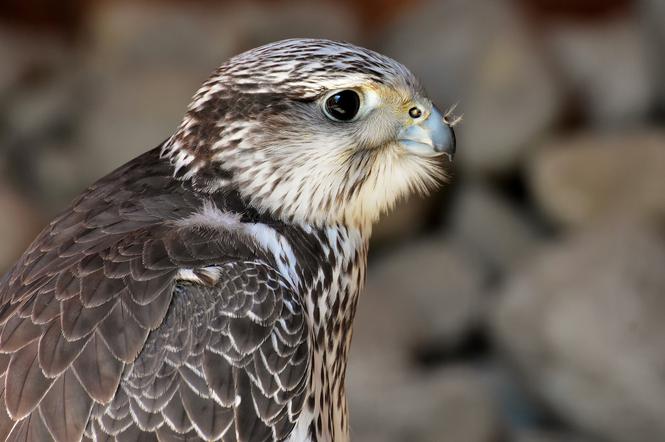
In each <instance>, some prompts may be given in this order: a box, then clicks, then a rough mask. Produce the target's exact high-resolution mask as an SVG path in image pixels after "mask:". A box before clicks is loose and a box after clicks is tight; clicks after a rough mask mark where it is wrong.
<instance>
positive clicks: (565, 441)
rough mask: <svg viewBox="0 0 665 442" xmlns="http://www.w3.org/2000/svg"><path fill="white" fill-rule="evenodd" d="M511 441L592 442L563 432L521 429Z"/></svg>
mask: <svg viewBox="0 0 665 442" xmlns="http://www.w3.org/2000/svg"><path fill="white" fill-rule="evenodd" d="M510 440H511V441H512V442H594V441H593V440H592V439H589V438H586V437H582V436H578V435H574V434H570V433H563V432H554V431H537V430H530V431H526V430H525V431H521V432H519V433H517V434H515V435H513V437H512V438H511V439H510Z"/></svg>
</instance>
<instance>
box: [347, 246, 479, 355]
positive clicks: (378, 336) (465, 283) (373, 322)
mask: <svg viewBox="0 0 665 442" xmlns="http://www.w3.org/2000/svg"><path fill="white" fill-rule="evenodd" d="M479 272H480V267H479V266H477V265H475V264H474V263H473V262H472V261H471V260H468V259H466V258H465V257H463V256H461V255H459V254H457V253H456V252H455V251H454V250H452V249H450V248H449V247H448V246H447V245H446V244H445V243H444V242H443V241H442V240H441V239H440V238H430V239H426V240H421V241H419V242H416V243H414V244H409V245H408V246H406V247H403V248H402V249H401V250H399V251H396V252H394V253H392V254H390V255H388V256H385V257H384V258H383V259H381V260H377V261H374V262H371V263H370V269H369V271H368V280H367V285H366V287H365V290H364V292H363V294H362V297H361V299H360V301H359V306H358V313H357V320H356V321H355V324H356V326H355V334H354V349H358V351H359V352H360V353H361V354H364V353H365V349H367V350H371V349H376V348H381V349H385V350H386V354H394V355H395V357H396V359H401V360H402V362H401V363H409V361H408V357H406V353H408V352H409V351H413V349H414V348H416V347H418V346H419V345H423V344H432V343H435V344H438V345H440V346H441V347H443V348H445V347H446V346H448V345H451V344H454V343H456V342H457V341H458V340H459V339H460V338H461V337H462V336H464V334H465V333H467V332H468V331H469V329H470V328H472V327H474V326H475V325H477V324H478V322H479V321H480V319H481V317H482V315H483V314H484V310H483V309H484V299H483V296H482V282H483V281H482V279H483V278H482V276H481V275H482V274H481V273H479ZM352 359H353V358H352ZM359 361H360V359H359Z"/></svg>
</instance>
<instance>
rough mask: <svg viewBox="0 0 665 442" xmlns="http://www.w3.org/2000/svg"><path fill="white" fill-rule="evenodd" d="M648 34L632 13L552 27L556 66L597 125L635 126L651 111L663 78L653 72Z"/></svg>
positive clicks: (550, 40)
mask: <svg viewBox="0 0 665 442" xmlns="http://www.w3.org/2000/svg"><path fill="white" fill-rule="evenodd" d="M644 37H645V36H644V31H643V25H642V23H640V22H639V21H638V20H636V17H633V16H623V17H622V18H621V19H616V20H614V21H610V22H607V23H604V24H596V25H590V24H589V23H583V24H582V23H581V24H571V23H568V24H565V25H563V24H562V25H558V26H554V27H552V28H551V29H550V30H549V31H548V35H547V40H548V42H549V44H550V47H551V48H552V53H553V55H554V57H555V59H556V63H557V69H558V71H559V72H560V74H561V75H562V78H563V80H564V81H565V82H566V84H567V86H568V88H569V89H570V90H571V91H573V92H574V94H575V96H576V97H577V98H578V101H577V103H576V104H578V105H580V106H581V107H582V108H583V111H584V112H585V115H586V116H588V117H589V119H590V120H591V123H592V124H595V125H597V126H602V127H605V128H613V129H615V128H617V127H625V126H630V125H635V124H636V123H639V122H640V121H641V120H642V119H643V118H644V117H645V116H646V115H647V113H648V111H649V110H650V107H651V105H652V103H653V98H654V95H655V90H654V89H655V84H656V83H655V81H656V79H657V78H658V77H655V76H652V75H651V73H650V65H649V64H650V61H649V54H648V47H647V46H646V45H645V39H644ZM659 54H660V53H659Z"/></svg>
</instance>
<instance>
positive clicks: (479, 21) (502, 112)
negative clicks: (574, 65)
mask: <svg viewBox="0 0 665 442" xmlns="http://www.w3.org/2000/svg"><path fill="white" fill-rule="evenodd" d="M424 36H426V37H424ZM532 40H533V39H532V38H531V37H530V36H529V35H528V33H527V32H526V30H525V28H524V26H523V24H522V22H521V21H520V19H519V17H518V15H517V14H516V12H515V10H514V8H513V7H512V4H511V3H510V2H507V1H495V2H485V1H480V0H473V1H468V0H445V1H440V2H429V3H427V4H425V5H421V6H420V7H419V8H414V14H412V15H411V16H407V17H406V18H405V19H404V20H403V21H400V22H398V23H397V24H396V25H395V26H394V27H393V28H390V29H388V30H387V32H386V38H385V39H383V41H384V43H383V44H382V49H383V50H385V52H386V53H387V54H389V55H393V56H394V57H395V58H396V59H398V60H400V61H401V62H403V63H404V64H406V65H407V66H409V68H411V69H412V70H413V71H414V72H415V73H416V74H417V75H418V76H419V77H421V78H422V79H423V82H424V84H425V87H426V89H427V90H428V92H429V94H430V95H431V97H432V98H433V99H434V101H435V102H436V103H437V104H438V105H439V106H441V107H443V108H444V109H445V108H448V107H450V106H451V105H452V104H454V103H456V102H459V103H460V105H459V107H458V110H457V112H458V113H462V114H464V121H463V122H462V124H460V126H459V128H458V132H459V136H458V140H459V145H460V148H459V155H458V157H459V159H460V163H459V164H460V165H461V167H463V168H466V169H468V170H471V171H473V172H476V173H487V172H490V173H495V172H505V171H506V170H509V169H511V168H512V167H514V166H515V165H516V163H517V161H518V159H519V158H520V156H521V155H522V153H523V151H524V150H525V149H526V148H528V146H529V143H530V142H531V141H532V140H533V139H534V138H535V137H537V136H538V135H540V134H541V133H542V132H543V131H544V130H545V129H547V128H549V127H551V125H552V123H553V122H554V121H555V120H556V118H557V117H558V111H559V107H560V99H559V93H560V91H559V88H558V85H557V83H556V82H555V80H554V78H553V77H552V75H551V73H550V70H549V68H548V67H547V66H546V65H545V63H544V61H543V60H542V59H541V58H540V56H539V52H538V50H537V48H535V47H534V46H533V43H532ZM414 48H417V50H414Z"/></svg>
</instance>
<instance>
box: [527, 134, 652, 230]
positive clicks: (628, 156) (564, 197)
mask: <svg viewBox="0 0 665 442" xmlns="http://www.w3.org/2000/svg"><path fill="white" fill-rule="evenodd" d="M663 146H665V134H663V133H662V132H658V131H655V132H646V133H639V132H636V133H633V134H585V135H582V136H576V137H572V138H562V139H560V140H557V141H553V142H551V143H549V144H547V145H546V146H543V147H542V149H540V150H539V152H538V153H537V154H534V155H533V157H532V158H531V160H530V161H529V164H528V167H527V172H528V173H527V175H528V181H529V183H530V184H529V186H530V188H531V189H532V193H533V194H534V196H535V198H536V200H537V202H538V204H539V205H540V206H541V208H542V209H543V210H544V211H545V213H547V214H548V215H549V216H550V217H551V218H552V219H553V220H554V221H555V222H557V223H560V224H562V225H566V226H580V225H585V224H587V223H590V222H597V221H602V220H604V219H606V218H607V217H610V216H614V215H617V214H631V215H633V216H638V217H639V216H642V217H649V216H662V215H664V214H665V192H663V189H665V173H663V171H664V170H665V149H664V148H663Z"/></svg>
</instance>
